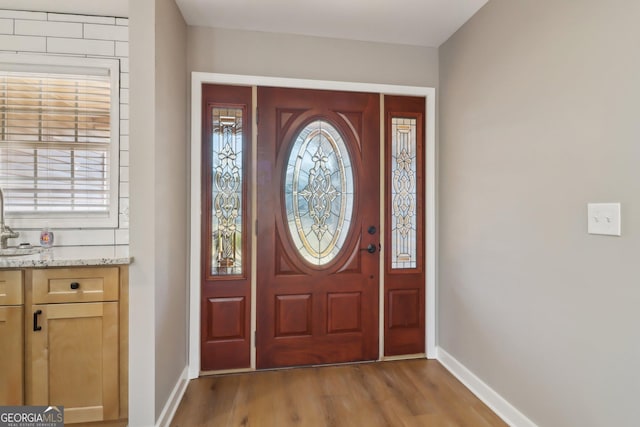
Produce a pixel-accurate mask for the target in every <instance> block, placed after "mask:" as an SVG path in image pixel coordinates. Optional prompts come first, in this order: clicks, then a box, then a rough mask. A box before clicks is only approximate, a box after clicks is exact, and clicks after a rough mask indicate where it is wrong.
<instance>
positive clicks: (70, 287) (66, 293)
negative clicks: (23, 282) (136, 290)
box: [32, 267, 119, 304]
mask: <svg viewBox="0 0 640 427" xmlns="http://www.w3.org/2000/svg"><path fill="white" fill-rule="evenodd" d="M32 277H33V303H34V304H44V303H63V302H96V301H116V300H118V287H119V283H118V282H119V276H118V267H106V268H60V269H53V268H52V269H42V270H33V276H32Z"/></svg>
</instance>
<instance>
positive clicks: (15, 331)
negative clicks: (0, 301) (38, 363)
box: [0, 307, 24, 406]
mask: <svg viewBox="0 0 640 427" xmlns="http://www.w3.org/2000/svg"><path fill="white" fill-rule="evenodd" d="M23 337H24V335H23V328H22V307H0V348H1V349H2V351H0V406H7V405H11V406H13V405H22V404H23V399H22V397H23V388H22V384H23V381H24V375H23V373H24V362H23V361H24V354H23V348H24V347H23V343H24V340H23Z"/></svg>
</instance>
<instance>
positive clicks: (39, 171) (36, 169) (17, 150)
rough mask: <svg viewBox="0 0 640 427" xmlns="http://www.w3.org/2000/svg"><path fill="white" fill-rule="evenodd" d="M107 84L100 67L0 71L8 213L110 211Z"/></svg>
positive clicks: (96, 214)
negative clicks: (80, 70)
mask: <svg viewBox="0 0 640 427" xmlns="http://www.w3.org/2000/svg"><path fill="white" fill-rule="evenodd" d="M112 84H113V79H112V76H110V75H109V73H106V72H103V73H95V74H83V73H68V72H64V73H55V72H54V73H51V72H46V73H44V72H39V71H38V72H35V71H13V70H12V71H2V70H0V187H2V189H3V191H4V195H5V212H6V215H7V217H8V218H9V219H11V218H48V219H54V220H55V219H56V218H75V219H82V218H100V217H103V218H106V217H109V216H112V214H113V208H114V206H113V204H114V203H115V204H117V197H115V198H114V197H113V196H114V191H115V193H116V196H117V188H115V189H114V188H113V187H114V186H115V187H117V180H115V182H114V180H113V179H112V176H111V174H112V173H115V174H116V175H117V170H116V171H115V172H114V171H113V170H112V168H113V163H115V164H116V165H117V160H116V162H113V159H112V157H117V151H115V156H114V155H113V153H114V150H113V143H114V139H115V140H116V144H117V135H115V138H114V135H113V134H112V132H113V128H114V127H113V126H112V124H113V120H114V119H116V120H117V117H115V118H114V117H112V115H113V114H112V113H113V108H112V103H113V99H112V96H113V88H112ZM116 129H117V128H116ZM114 183H115V185H114ZM13 222H14V221H12V224H13ZM54 222H55V221H54ZM52 225H53V224H52ZM75 225H76V226H84V225H90V224H82V222H80V223H77V222H76V223H75ZM94 225H95V224H94ZM58 226H60V224H58Z"/></svg>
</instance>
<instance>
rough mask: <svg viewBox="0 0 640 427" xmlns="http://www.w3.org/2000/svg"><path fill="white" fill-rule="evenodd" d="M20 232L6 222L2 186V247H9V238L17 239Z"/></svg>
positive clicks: (0, 198)
mask: <svg viewBox="0 0 640 427" xmlns="http://www.w3.org/2000/svg"><path fill="white" fill-rule="evenodd" d="M19 235H20V233H18V232H17V231H13V230H12V229H11V227H9V226H8V225H6V224H5V223H4V191H2V188H0V248H2V249H6V248H7V247H8V245H7V240H9V239H15V238H16V237H18V236H19Z"/></svg>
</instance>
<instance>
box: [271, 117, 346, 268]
mask: <svg viewBox="0 0 640 427" xmlns="http://www.w3.org/2000/svg"><path fill="white" fill-rule="evenodd" d="M353 187H354V182H353V169H352V166H351V159H350V158H349V152H348V150H347V147H346V145H345V143H344V141H343V139H342V136H341V135H340V133H339V132H338V130H337V129H336V128H335V127H334V126H333V125H332V124H331V123H329V122H327V121H324V120H316V121H314V122H312V123H309V124H308V125H307V126H305V127H304V128H303V129H302V130H301V131H300V133H298V135H297V137H296V138H295V140H294V142H293V146H292V148H291V151H290V152H289V158H288V160H287V170H286V178H285V183H284V202H285V207H286V213H287V218H286V221H287V224H288V226H289V233H290V234H291V238H292V239H293V242H294V244H295V246H296V248H297V249H298V252H299V253H300V255H301V256H302V257H303V258H304V259H305V260H307V261H308V262H309V263H311V264H313V265H317V266H322V265H325V264H327V263H329V262H331V260H333V259H334V258H335V257H336V255H337V254H338V253H339V252H340V250H341V249H342V247H343V245H344V243H345V240H346V238H347V233H348V232H349V226H350V225H351V216H352V214H353Z"/></svg>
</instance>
